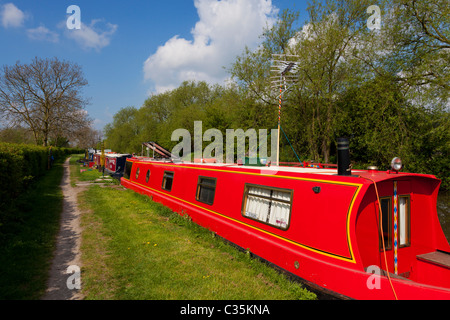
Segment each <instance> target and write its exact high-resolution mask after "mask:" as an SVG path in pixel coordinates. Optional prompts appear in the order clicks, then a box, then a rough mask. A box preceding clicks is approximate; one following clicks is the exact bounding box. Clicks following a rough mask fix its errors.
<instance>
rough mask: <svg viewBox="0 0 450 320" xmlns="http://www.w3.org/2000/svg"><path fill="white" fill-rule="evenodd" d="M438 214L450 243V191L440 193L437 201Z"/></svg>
mask: <svg viewBox="0 0 450 320" xmlns="http://www.w3.org/2000/svg"><path fill="white" fill-rule="evenodd" d="M437 212H438V216H439V222H440V223H441V226H442V230H444V233H445V236H446V237H447V241H448V242H449V243H450V191H445V192H444V191H441V192H439V196H438V200H437Z"/></svg>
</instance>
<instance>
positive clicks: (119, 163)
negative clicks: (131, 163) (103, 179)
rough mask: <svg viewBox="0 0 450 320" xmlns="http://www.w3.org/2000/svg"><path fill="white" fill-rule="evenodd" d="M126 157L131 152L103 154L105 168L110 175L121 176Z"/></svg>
mask: <svg viewBox="0 0 450 320" xmlns="http://www.w3.org/2000/svg"><path fill="white" fill-rule="evenodd" d="M127 158H131V154H121V153H108V154H106V155H105V169H106V171H107V173H109V174H110V175H112V176H122V175H123V171H124V168H125V163H126V160H127Z"/></svg>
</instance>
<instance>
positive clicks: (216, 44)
mask: <svg viewBox="0 0 450 320" xmlns="http://www.w3.org/2000/svg"><path fill="white" fill-rule="evenodd" d="M194 5H195V7H196V8H197V12H198V15H199V18H200V19H199V21H198V22H197V23H196V25H195V27H194V28H193V29H192V30H191V34H192V36H193V40H187V39H183V38H179V37H178V36H174V37H172V38H171V39H169V40H168V41H167V42H166V43H165V44H164V45H163V46H160V47H159V48H158V49H157V51H156V53H154V54H153V55H151V56H150V57H149V58H148V59H147V60H146V61H145V62H144V78H145V79H146V80H151V81H152V82H153V83H154V85H155V90H156V92H163V91H165V90H168V89H173V88H175V87H177V86H179V85H180V84H181V82H183V81H185V80H197V81H200V80H204V81H207V82H210V83H221V82H223V81H224V80H225V79H226V78H227V73H226V71H225V70H224V67H229V65H230V63H231V62H233V61H234V59H235V58H236V56H237V55H239V54H241V53H242V51H243V49H244V48H245V46H248V47H249V48H256V46H257V45H258V44H259V40H260V39H259V36H260V35H261V33H262V31H263V28H264V27H266V26H270V25H272V24H273V23H274V22H275V18H276V15H277V13H278V9H276V8H275V7H274V6H272V1H271V0H195V1H194Z"/></svg>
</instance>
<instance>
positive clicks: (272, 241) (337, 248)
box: [121, 161, 450, 300]
mask: <svg viewBox="0 0 450 320" xmlns="http://www.w3.org/2000/svg"><path fill="white" fill-rule="evenodd" d="M131 162H133V161H131ZM138 168H139V170H140V172H141V173H140V176H138V175H137V174H136V173H137V169H138ZM169 171H170V172H173V174H174V175H173V176H174V183H173V188H172V189H171V190H170V191H167V190H164V189H163V188H161V181H162V180H163V175H164V174H165V172H169ZM146 172H151V173H150V174H149V176H150V177H151V178H150V179H149V181H146V180H147V179H146V177H145V173H146ZM129 173H130V176H129V177H125V178H122V179H121V183H122V185H123V186H124V187H126V188H129V189H132V190H134V191H136V192H138V193H141V194H145V195H147V196H149V197H151V198H152V200H153V201H156V202H159V203H162V204H163V205H165V206H167V207H169V208H171V209H172V210H173V211H175V212H177V213H179V214H181V215H188V216H189V217H190V218H191V219H192V220H193V222H195V223H197V224H199V225H201V226H203V227H205V228H207V229H209V230H211V231H212V232H214V233H215V234H217V235H219V236H220V237H222V238H224V239H226V240H227V241H229V242H231V243H233V244H235V245H237V246H239V247H240V248H243V249H244V250H248V251H250V252H251V253H252V254H254V255H256V256H258V257H260V258H262V259H264V260H266V261H269V262H270V263H272V264H273V265H275V266H277V267H278V268H280V269H282V270H283V271H286V272H288V273H290V274H293V275H295V276H296V277H298V278H299V279H301V280H303V281H304V282H305V283H306V284H307V285H308V286H310V287H311V288H312V289H314V290H323V291H324V292H326V294H332V295H334V296H336V297H338V298H349V299H370V300H372V299H433V300H436V299H450V290H449V289H447V288H441V287H437V286H431V285H424V284H420V283H417V282H414V281H410V280H408V279H397V278H393V277H391V278H388V277H386V276H383V275H377V274H372V273H370V272H367V271H366V268H365V267H364V265H363V263H362V261H361V257H360V255H359V252H358V250H357V248H358V243H357V240H356V231H355V228H354V227H353V226H354V225H355V224H356V219H357V216H358V212H359V211H358V207H359V204H360V202H361V201H362V199H363V197H364V194H365V192H366V191H367V190H368V188H369V186H370V184H369V183H365V182H363V181H361V180H358V181H356V182H354V181H353V180H352V178H348V177H346V178H340V177H335V176H329V177H327V178H326V179H325V178H323V177H322V176H320V177H317V176H308V175H306V176H298V175H290V174H283V173H276V174H273V173H272V172H264V173H263V174H261V172H260V171H258V170H257V169H254V170H250V171H249V170H243V169H239V168H238V169H226V170H225V169H224V168H221V167H214V166H201V165H176V164H167V163H154V162H143V161H142V162H140V161H134V165H133V169H132V170H131V171H130V172H129ZM204 176H208V177H214V178H215V179H217V181H220V182H221V185H220V187H219V184H218V185H217V188H216V194H223V195H226V196H223V197H219V196H216V198H215V199H214V203H213V204H212V205H208V204H204V203H199V202H198V201H196V197H195V192H196V191H195V190H196V187H197V181H198V179H199V178H198V177H204ZM176 179H177V180H176ZM248 184H250V185H264V184H269V185H272V186H274V187H277V188H287V189H292V190H294V191H293V192H294V193H295V194H296V196H298V197H297V201H299V202H303V207H302V208H301V210H300V207H301V206H300V203H295V202H294V203H293V204H292V216H291V220H290V221H289V228H288V229H287V230H280V229H279V228H274V227H273V226H270V225H266V224H263V223H260V222H258V221H253V220H251V219H247V218H246V217H244V216H243V213H242V211H243V209H242V208H243V205H244V200H242V197H243V196H242V195H243V193H244V189H245V188H246V185H248ZM314 188H316V189H314ZM318 188H320V192H319V193H318V194H317V193H316V194H314V193H313V192H310V191H311V190H319V189H318ZM307 192H309V193H308V194H306V193H307ZM299 194H301V196H300V195H299ZM314 196H317V200H314ZM325 198H326V199H333V200H332V201H330V202H327V201H323V199H325ZM236 199H240V200H236ZM300 199H301V200H300ZM327 210H328V211H329V210H335V211H336V212H338V211H339V212H343V214H341V215H338V214H336V215H335V216H333V215H330V216H328V215H326V212H327ZM305 222H307V223H305ZM336 226H338V228H337V227H336ZM335 229H336V230H335ZM299 235H301V236H299ZM375 271H376V270H375ZM447 274H448V273H447Z"/></svg>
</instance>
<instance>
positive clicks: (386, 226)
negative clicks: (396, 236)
mask: <svg viewBox="0 0 450 320" xmlns="http://www.w3.org/2000/svg"><path fill="white" fill-rule="evenodd" d="M380 202H381V212H382V214H381V217H380V219H381V226H382V227H383V234H381V230H380V235H381V236H380V250H383V239H384V246H385V248H386V250H389V249H392V236H391V234H392V203H391V198H382V199H380Z"/></svg>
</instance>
